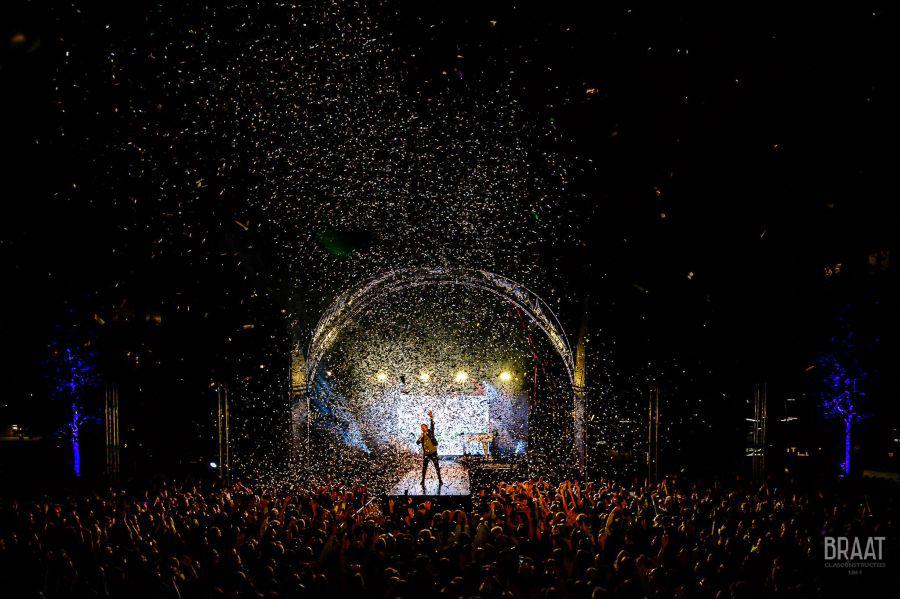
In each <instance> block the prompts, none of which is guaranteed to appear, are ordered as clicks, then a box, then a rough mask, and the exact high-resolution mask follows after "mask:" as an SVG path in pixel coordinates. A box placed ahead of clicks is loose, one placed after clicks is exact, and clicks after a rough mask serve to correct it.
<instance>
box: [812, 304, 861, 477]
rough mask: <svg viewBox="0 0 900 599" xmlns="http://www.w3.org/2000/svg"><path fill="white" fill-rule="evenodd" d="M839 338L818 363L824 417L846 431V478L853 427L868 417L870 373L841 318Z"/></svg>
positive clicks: (844, 461) (844, 319)
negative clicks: (863, 408)
mask: <svg viewBox="0 0 900 599" xmlns="http://www.w3.org/2000/svg"><path fill="white" fill-rule="evenodd" d="M838 328H839V331H838V334H837V335H834V336H833V337H831V339H830V343H829V350H828V351H827V352H826V353H824V354H822V355H821V356H820V357H819V359H818V367H819V369H820V371H821V372H822V383H823V386H824V390H823V392H822V396H821V402H820V404H819V405H820V408H821V410H822V413H823V415H824V416H825V417H826V418H828V419H831V420H837V421H838V422H840V423H841V424H843V428H844V459H843V461H842V462H841V470H842V471H843V475H844V476H846V475H848V474H850V447H851V433H852V430H853V425H854V424H855V423H856V422H858V421H859V420H861V419H862V418H863V417H864V416H865V415H864V414H863V413H862V412H861V411H860V409H861V405H862V402H863V401H864V399H865V397H866V394H865V391H864V390H863V384H864V382H865V380H866V378H867V376H868V375H867V373H866V372H865V370H863V368H862V366H861V364H860V361H859V347H858V340H857V339H856V336H855V334H854V333H853V331H852V330H851V329H850V324H849V322H848V321H847V319H846V318H844V317H840V318H838Z"/></svg>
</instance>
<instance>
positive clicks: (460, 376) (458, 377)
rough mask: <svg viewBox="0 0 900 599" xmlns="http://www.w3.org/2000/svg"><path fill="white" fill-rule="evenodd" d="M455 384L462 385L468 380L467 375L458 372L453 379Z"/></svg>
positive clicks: (464, 372)
mask: <svg viewBox="0 0 900 599" xmlns="http://www.w3.org/2000/svg"><path fill="white" fill-rule="evenodd" d="M454 378H455V379H456V382H457V383H464V382H466V381H467V380H469V374H468V373H467V372H466V371H465V370H459V371H457V372H456V376H455V377H454Z"/></svg>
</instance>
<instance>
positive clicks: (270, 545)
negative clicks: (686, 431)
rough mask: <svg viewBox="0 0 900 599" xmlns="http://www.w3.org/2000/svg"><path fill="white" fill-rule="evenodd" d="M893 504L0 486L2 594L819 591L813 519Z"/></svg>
mask: <svg viewBox="0 0 900 599" xmlns="http://www.w3.org/2000/svg"><path fill="white" fill-rule="evenodd" d="M892 510H893V506H892V505H879V506H878V507H877V509H874V510H873V508H872V506H871V505H870V501H869V499H868V498H866V497H864V496H861V495H860V496H859V497H858V498H856V497H855V498H854V499H853V500H848V499H847V498H846V497H843V498H841V496H840V494H834V495H827V494H823V493H816V492H813V493H805V492H799V491H797V490H794V489H791V488H789V487H787V486H776V485H775V484H774V483H768V484H762V485H759V484H756V485H752V486H751V485H741V484H732V485H729V486H727V487H725V486H721V485H719V484H711V485H699V484H696V483H688V482H686V481H682V480H678V479H675V478H667V479H665V480H663V481H661V482H660V483H659V484H656V485H641V484H637V483H635V484H634V485H632V486H631V488H627V487H623V486H621V485H619V484H615V483H612V482H610V481H604V480H600V481H594V482H589V483H586V484H583V483H579V482H577V481H564V482H562V483H560V484H551V483H549V482H547V481H544V480H530V481H519V482H510V483H497V484H495V485H492V486H491V487H489V488H486V489H483V490H481V491H479V492H477V493H475V494H474V495H473V496H472V497H471V503H470V504H469V505H467V506H466V509H441V508H439V507H438V506H437V505H433V504H431V503H429V502H424V503H418V502H416V501H413V500H412V499H411V498H408V497H397V498H386V497H383V496H378V497H373V496H372V495H371V494H370V492H369V491H368V490H367V488H366V487H365V486H363V485H355V486H349V487H344V488H342V487H339V486H338V485H335V484H320V485H309V486H307V487H305V488H300V487H294V488H290V489H286V490H281V491H279V492H277V493H276V492H263V491H260V490H257V489H252V488H249V487H248V486H246V485H244V484H241V483H237V484H233V485H229V486H221V485H220V486H215V485H213V486H208V485H207V486H194V485H179V484H175V483H166V484H163V485H160V486H158V487H157V488H154V489H152V490H147V491H144V492H141V493H137V494H135V493H130V494H129V493H126V492H123V491H116V490H108V491H106V492H103V493H98V494H94V495H81V496H71V497H65V498H58V499H54V498H49V497H47V498H41V499H36V500H29V501H22V500H12V499H2V500H0V595H3V596H8V597H19V596H22V597H47V598H53V597H69V596H77V597H129V598H130V597H219V596H226V597H306V596H311V597H325V596H328V597H334V598H336V597H338V596H346V597H383V598H394V597H410V598H413V597H432V596H437V597H448V598H450V597H452V598H456V597H483V598H493V597H497V598H506V597H526V598H543V597H584V598H600V597H709V598H720V597H725V598H742V597H758V596H761V595H765V596H804V597H809V596H821V595H823V594H824V593H825V592H826V591H827V589H824V588H823V586H824V585H825V582H824V581H823V576H824V572H823V568H822V561H821V546H822V538H823V535H826V534H831V535H849V536H853V535H870V534H881V535H887V536H888V537H889V538H896V537H891V534H892V531H893V530H894V525H895V523H894V522H893V520H892V519H893V518H894V517H895V514H894V512H893V511H892Z"/></svg>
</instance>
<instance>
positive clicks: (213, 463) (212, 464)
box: [209, 462, 219, 470]
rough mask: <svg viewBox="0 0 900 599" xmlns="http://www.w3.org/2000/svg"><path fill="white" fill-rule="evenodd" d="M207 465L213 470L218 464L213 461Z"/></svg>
mask: <svg viewBox="0 0 900 599" xmlns="http://www.w3.org/2000/svg"><path fill="white" fill-rule="evenodd" d="M209 467H210V468H212V469H213V470H215V469H216V468H218V467H219V465H218V464H216V463H215V462H210V463H209Z"/></svg>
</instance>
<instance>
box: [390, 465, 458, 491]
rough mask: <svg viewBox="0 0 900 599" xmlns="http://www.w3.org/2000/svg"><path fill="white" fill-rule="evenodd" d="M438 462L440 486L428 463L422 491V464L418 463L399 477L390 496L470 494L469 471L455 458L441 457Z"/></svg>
mask: <svg viewBox="0 0 900 599" xmlns="http://www.w3.org/2000/svg"><path fill="white" fill-rule="evenodd" d="M440 462H441V478H442V479H443V481H444V484H443V485H442V486H440V487H438V479H437V472H435V471H434V465H433V464H430V463H429V465H428V474H427V475H426V476H425V488H424V489H422V485H421V481H422V464H421V462H419V463H417V464H416V466H415V467H414V468H412V469H410V470H408V471H407V472H406V474H404V475H403V476H401V477H400V480H398V481H397V484H395V485H394V487H393V489H392V490H391V493H390V494H391V495H395V496H399V495H409V496H412V497H434V496H437V495H444V496H448V497H449V496H463V495H469V494H470V493H471V490H470V486H469V469H468V468H467V467H466V466H465V465H464V464H462V463H461V462H460V461H459V459H458V458H455V457H442V458H440Z"/></svg>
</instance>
